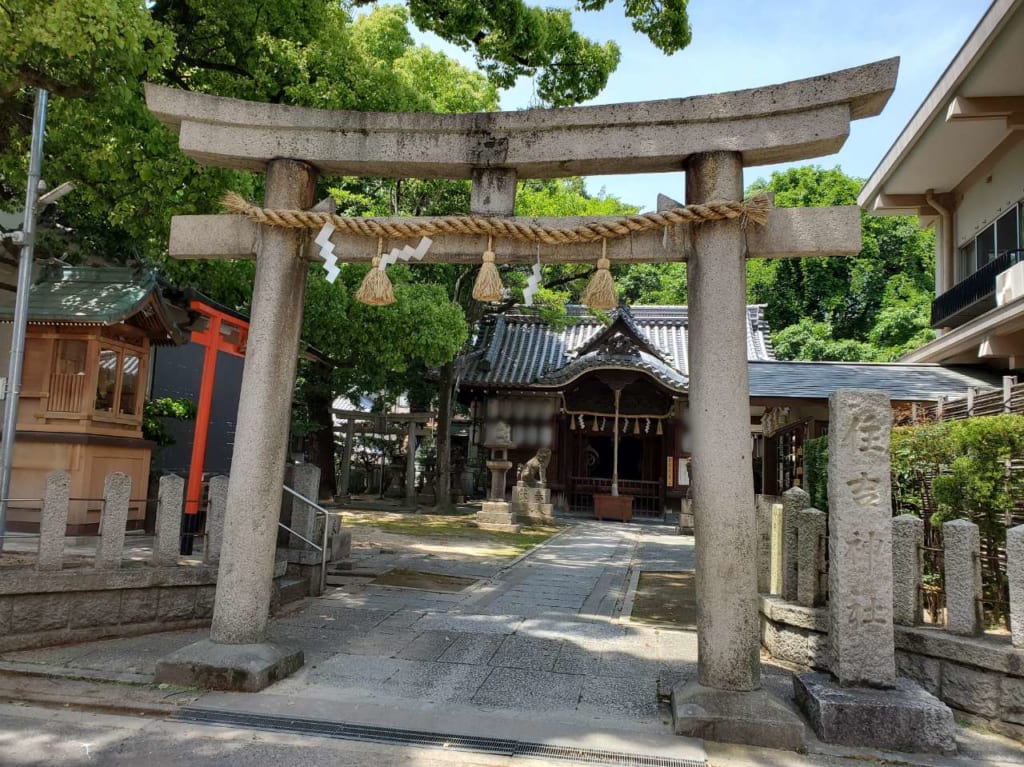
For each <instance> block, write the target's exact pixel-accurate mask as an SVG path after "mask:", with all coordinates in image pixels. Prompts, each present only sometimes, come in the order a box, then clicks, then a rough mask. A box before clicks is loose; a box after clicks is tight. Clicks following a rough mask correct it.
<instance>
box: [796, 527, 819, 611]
mask: <svg viewBox="0 0 1024 767" xmlns="http://www.w3.org/2000/svg"><path fill="white" fill-rule="evenodd" d="M825 523H826V516H825V512H823V511H820V510H818V509H802V510H800V511H798V512H797V513H796V528H797V532H798V535H797V580H796V601H797V602H799V603H800V604H802V605H804V606H805V607H817V606H818V605H821V604H823V603H824V601H825V594H824V590H823V589H822V588H821V576H822V573H823V572H824V570H825V528H826V524H825Z"/></svg>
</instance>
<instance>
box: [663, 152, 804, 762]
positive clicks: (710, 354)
mask: <svg viewBox="0 0 1024 767" xmlns="http://www.w3.org/2000/svg"><path fill="white" fill-rule="evenodd" d="M742 194H743V160H742V157H741V156H740V154H739V153H736V152H709V153H705V154H699V155H694V156H692V157H690V158H689V160H688V161H687V165H686V202H687V204H695V203H702V202H707V201H708V200H714V199H719V200H723V199H724V200H733V199H739V198H740V197H741V196H742ZM687 285H688V288H687V289H688V292H689V296H688V300H689V318H690V319H689V371H690V389H689V398H690V403H689V404H690V407H689V426H690V431H691V436H692V440H693V444H692V449H693V455H694V461H693V464H692V473H691V477H690V482H691V488H692V498H693V514H694V540H695V543H696V549H697V550H696V585H697V650H698V662H697V679H696V680H695V681H691V682H687V683H684V684H682V685H680V686H679V687H677V688H676V689H674V690H673V691H672V715H673V721H674V725H675V731H676V733H677V734H679V735H690V736H694V737H701V738H707V739H709V740H719V741H727V742H733V743H750V744H756V745H767V746H773V747H781V748H790V749H798V748H800V747H801V746H802V745H803V723H802V722H801V721H800V719H799V717H797V716H795V715H794V714H793V713H792V712H791V711H789V709H787V708H786V707H785V706H784V705H783V704H782V703H781V702H779V701H777V700H775V699H773V698H772V697H771V696H770V695H769V694H768V693H767V692H766V691H764V690H761V689H760V688H761V658H760V649H761V643H760V616H759V615H758V595H757V556H756V551H755V546H756V536H755V535H754V534H753V531H754V529H755V527H756V519H755V506H754V475H753V466H752V451H751V440H750V387H749V381H748V372H747V329H746V327H745V326H746V323H747V321H748V320H747V311H746V306H747V296H746V288H747V276H746V246H745V242H744V233H743V230H742V225H741V222H739V221H729V222H724V221H723V222H718V223H716V225H715V226H703V225H698V226H695V227H693V241H692V248H691V250H690V252H689V259H688V267H687Z"/></svg>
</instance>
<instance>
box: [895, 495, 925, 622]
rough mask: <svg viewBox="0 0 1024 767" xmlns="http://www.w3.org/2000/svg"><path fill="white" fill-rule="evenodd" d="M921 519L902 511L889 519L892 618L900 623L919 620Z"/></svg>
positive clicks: (922, 534)
mask: <svg viewBox="0 0 1024 767" xmlns="http://www.w3.org/2000/svg"><path fill="white" fill-rule="evenodd" d="M922 546H924V520H923V519H921V518H920V517H915V516H914V515H913V514H901V515H900V516H898V517H894V518H893V520H892V617H893V621H894V622H895V623H897V624H898V625H900V626H916V625H917V624H918V623H920V622H921V547H922Z"/></svg>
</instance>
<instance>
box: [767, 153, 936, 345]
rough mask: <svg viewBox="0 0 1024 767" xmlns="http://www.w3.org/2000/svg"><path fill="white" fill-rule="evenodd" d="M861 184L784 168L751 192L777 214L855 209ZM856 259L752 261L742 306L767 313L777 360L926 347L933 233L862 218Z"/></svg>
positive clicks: (817, 170)
mask: <svg viewBox="0 0 1024 767" xmlns="http://www.w3.org/2000/svg"><path fill="white" fill-rule="evenodd" d="M861 185H862V182H861V181H860V180H859V179H855V178H852V177H850V176H847V175H846V174H844V173H843V172H842V171H841V170H840V169H839V168H832V169H824V168H821V167H818V166H803V167H798V168H790V169H788V170H786V171H783V172H777V173H773V174H772V177H771V179H769V180H768V181H765V180H763V179H761V180H758V181H756V182H754V183H753V184H751V186H750V188H749V190H748V193H753V192H758V191H769V192H773V193H774V194H775V205H777V206H779V207H822V206H828V205H854V204H856V201H857V194H858V192H859V191H860V187H861ZM861 237H862V249H861V252H860V254H859V256H858V257H857V258H803V259H780V260H775V261H767V260H758V261H751V262H750V263H749V264H748V269H747V272H748V281H747V290H748V298H749V299H750V300H751V301H753V302H755V303H766V304H767V309H766V312H765V314H766V318H767V320H768V323H769V325H770V326H771V327H772V329H773V341H774V344H775V350H776V353H777V354H778V355H779V356H780V357H782V358H784V359H812V360H829V359H831V360H848V361H853V360H865V361H885V360H891V359H895V358H897V357H899V356H900V355H901V354H904V353H906V352H907V351H909V350H910V349H913V348H916V347H917V346H920V345H921V344H923V343H926V342H927V341H929V340H930V339H931V338H932V335H933V334H932V331H931V330H930V328H929V319H930V317H929V312H930V307H931V296H932V290H933V288H934V271H933V269H934V233H933V232H932V231H930V230H921V229H919V228H918V225H917V220H916V219H914V218H911V217H878V216H868V215H866V214H862V215H861Z"/></svg>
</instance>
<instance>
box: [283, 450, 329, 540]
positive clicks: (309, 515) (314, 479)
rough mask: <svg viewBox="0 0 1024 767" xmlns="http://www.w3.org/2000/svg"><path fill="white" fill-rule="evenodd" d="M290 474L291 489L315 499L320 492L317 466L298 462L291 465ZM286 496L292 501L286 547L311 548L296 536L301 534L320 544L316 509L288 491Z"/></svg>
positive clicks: (318, 468) (312, 499)
mask: <svg viewBox="0 0 1024 767" xmlns="http://www.w3.org/2000/svg"><path fill="white" fill-rule="evenodd" d="M291 475H292V476H291V480H292V490H294V491H295V492H296V493H299V494H301V495H304V496H305V497H306V498H309V500H311V501H315V500H317V495H318V494H319V492H320V467H319V466H315V465H313V464H311V463H300V464H297V465H295V466H293V467H292V472H291ZM288 497H289V498H290V499H291V502H292V518H291V522H290V524H289V525H288V526H289V527H291V529H292V530H293V532H292V533H291V534H290V535H289V539H288V548H290V549H309V550H311V549H312V547H311V546H310V545H309V544H308V543H306V542H305V541H303V540H302V538H299V537H298V536H299V535H301V536H302V537H303V538H308V539H309V540H311V541H314V542H315V543H316V544H317V545H320V538H319V537H317V532H318V531H320V532H322V530H320V526H319V524H318V520H317V516H318V515H317V512H316V509H314V508H313V507H312V506H310V505H309V504H308V503H306V502H305V501H302V500H299V499H298V498H296V497H295V496H294V495H292V494H291V493H288ZM296 533H298V535H296Z"/></svg>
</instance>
